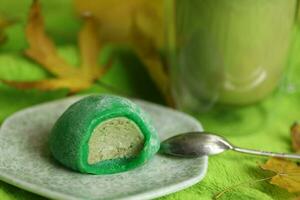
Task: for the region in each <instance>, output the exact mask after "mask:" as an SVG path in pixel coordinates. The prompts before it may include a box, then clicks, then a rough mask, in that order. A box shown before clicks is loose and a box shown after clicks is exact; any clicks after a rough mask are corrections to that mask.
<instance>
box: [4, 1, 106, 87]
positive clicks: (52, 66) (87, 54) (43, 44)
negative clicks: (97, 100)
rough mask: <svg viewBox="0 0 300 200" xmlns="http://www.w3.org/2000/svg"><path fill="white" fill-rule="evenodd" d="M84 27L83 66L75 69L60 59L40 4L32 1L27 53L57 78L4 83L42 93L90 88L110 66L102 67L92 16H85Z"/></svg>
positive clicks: (81, 38)
mask: <svg viewBox="0 0 300 200" xmlns="http://www.w3.org/2000/svg"><path fill="white" fill-rule="evenodd" d="M84 21H85V24H84V26H83V28H82V30H81V31H80V33H79V38H78V40H79V47H80V55H81V60H82V62H81V66H80V67H79V68H78V67H74V66H71V65H70V64H69V63H67V62H66V61H65V60H64V59H63V58H61V57H60V56H59V54H58V52H57V50H56V47H55V45H54V43H53V42H52V40H51V39H50V38H49V37H48V36H47V34H46V32H45V27H44V20H43V17H42V14H41V8H40V4H39V2H38V1H37V0H35V1H33V4H32V6H31V9H30V12H29V19H28V23H27V26H26V38H27V40H28V43H29V49H27V50H26V51H25V54H26V55H27V56H28V57H30V58H31V59H32V60H34V61H36V62H37V63H38V64H40V65H41V66H42V67H43V68H45V69H46V70H47V71H49V72H50V73H51V74H52V75H54V77H55V78H51V79H46V80H40V81H31V82H16V81H3V80H2V81H3V82H4V83H6V84H8V85H11V86H14V87H16V88H20V89H29V88H36V89H40V90H54V89H60V88H68V89H69V90H70V92H78V91H80V90H83V89H87V88H89V87H90V86H91V84H92V83H93V82H94V81H95V80H97V79H99V78H100V77H101V75H103V74H104V73H105V72H106V70H107V69H108V67H102V68H101V67H100V66H99V65H98V63H97V56H98V54H99V51H100V41H99V40H98V37H97V36H98V35H97V33H96V32H97V29H96V27H97V26H96V24H95V23H96V22H95V20H94V19H93V17H92V16H90V15H86V16H84Z"/></svg>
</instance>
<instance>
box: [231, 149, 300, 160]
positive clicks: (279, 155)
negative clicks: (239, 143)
mask: <svg viewBox="0 0 300 200" xmlns="http://www.w3.org/2000/svg"><path fill="white" fill-rule="evenodd" d="M232 150H234V151H237V152H240V153H247V154H254V155H260V156H270V157H277V158H290V159H300V154H290V153H274V152H269V151H259V150H253V149H244V148H239V147H233V148H232Z"/></svg>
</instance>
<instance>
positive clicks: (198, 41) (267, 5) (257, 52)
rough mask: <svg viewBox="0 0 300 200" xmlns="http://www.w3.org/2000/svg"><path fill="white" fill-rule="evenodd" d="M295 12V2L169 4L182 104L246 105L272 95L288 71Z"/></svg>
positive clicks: (185, 0) (194, 0) (188, 0)
mask: <svg viewBox="0 0 300 200" xmlns="http://www.w3.org/2000/svg"><path fill="white" fill-rule="evenodd" d="M171 2H172V3H171ZM296 7H297V1H296V0H172V1H171V0H170V1H168V3H167V12H168V13H167V14H168V15H169V18H170V16H171V18H172V19H173V21H172V20H170V19H169V25H168V35H169V37H168V38H169V39H168V41H169V49H170V52H171V65H172V66H171V68H172V76H173V83H174V91H175V95H176V99H179V100H178V103H179V105H180V106H183V107H193V106H197V102H199V99H201V100H202V101H203V99H204V101H206V102H219V103H226V104H234V105H243V104H249V103H254V102H257V101H259V100H261V99H262V98H264V97H265V96H267V95H268V94H270V93H271V92H272V91H273V90H274V89H275V88H276V86H277V84H278V82H279V79H280V78H281V75H282V73H283V71H284V67H285V62H286V58H287V53H288V50H289V44H290V38H291V33H292V29H293V25H294V24H295V16H296Z"/></svg>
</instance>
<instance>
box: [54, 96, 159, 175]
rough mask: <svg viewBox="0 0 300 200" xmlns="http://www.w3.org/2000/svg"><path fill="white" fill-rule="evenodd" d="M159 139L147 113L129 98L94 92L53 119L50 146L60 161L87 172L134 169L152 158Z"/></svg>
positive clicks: (97, 172)
mask: <svg viewBox="0 0 300 200" xmlns="http://www.w3.org/2000/svg"><path fill="white" fill-rule="evenodd" d="M159 145H160V141H159V138H158V135H157V132H156V130H155V128H154V127H153V125H152V123H151V121H150V119H149V116H148V115H147V114H146V113H145V112H144V111H143V110H142V109H141V108H139V107H138V106H137V105H136V104H134V103H133V102H131V101H129V100H128V99H125V98H122V97H117V96H111V95H93V96H89V97H86V98H83V99H81V100H80V101H78V102H76V103H74V104H73V105H71V106H70V107H69V108H68V109H67V110H66V111H65V112H64V113H63V114H62V116H61V117H60V118H59V119H58V120H57V121H56V123H55V125H54V127H53V129H52V132H51V135H50V150H51V152H52V154H53V156H54V158H55V159H56V160H58V161H59V162H60V163H62V164H63V165H65V166H67V167H69V168H71V169H73V170H76V171H79V172H82V173H90V174H111V173H117V172H123V171H127V170H130V169H133V168H135V167H137V166H139V165H142V164H144V163H145V162H147V161H148V160H149V159H151V158H152V157H153V156H154V154H155V153H156V152H157V151H158V149H159Z"/></svg>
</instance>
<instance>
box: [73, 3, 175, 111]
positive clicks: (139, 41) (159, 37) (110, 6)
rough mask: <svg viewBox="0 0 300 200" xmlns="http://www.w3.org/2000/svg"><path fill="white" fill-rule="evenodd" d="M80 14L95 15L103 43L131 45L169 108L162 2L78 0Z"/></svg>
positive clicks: (168, 82) (170, 99) (76, 5)
mask: <svg viewBox="0 0 300 200" xmlns="http://www.w3.org/2000/svg"><path fill="white" fill-rule="evenodd" d="M75 8H76V9H77V12H79V13H82V12H86V11H89V12H91V13H93V15H94V16H95V18H96V19H97V21H98V22H99V24H100V32H101V35H100V37H101V41H103V42H114V43H125V44H130V45H131V46H132V47H133V50H134V51H135V53H136V54H137V56H138V57H139V58H140V60H141V61H142V63H143V64H144V65H143V66H144V67H145V69H146V71H147V72H148V74H149V75H150V77H151V79H152V80H153V82H154V83H155V85H156V86H157V88H158V89H159V91H160V93H161V94H162V95H163V97H164V98H165V100H166V102H167V103H168V104H169V105H170V106H174V102H173V99H172V95H171V89H170V80H169V73H168V71H167V70H166V69H167V67H166V66H165V63H164V59H163V58H162V56H161V53H160V49H162V48H163V46H164V44H165V41H164V34H163V32H164V21H163V1H161V0H151V1H148V0H127V1H119V0H85V1H81V0H75Z"/></svg>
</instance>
